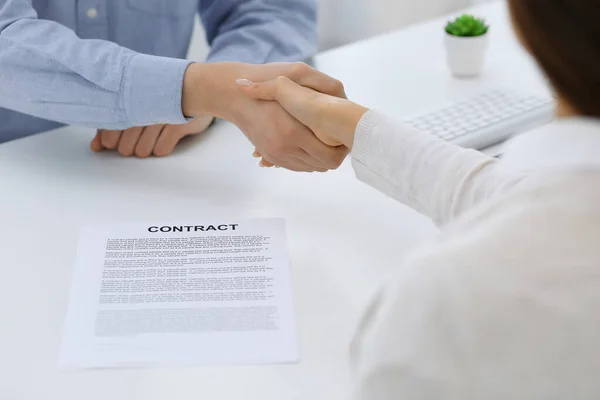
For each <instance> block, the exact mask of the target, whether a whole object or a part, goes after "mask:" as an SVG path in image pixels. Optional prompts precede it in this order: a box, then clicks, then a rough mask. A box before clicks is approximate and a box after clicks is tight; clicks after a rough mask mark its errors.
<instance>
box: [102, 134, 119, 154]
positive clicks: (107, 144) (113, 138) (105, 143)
mask: <svg viewBox="0 0 600 400" xmlns="http://www.w3.org/2000/svg"><path fill="white" fill-rule="evenodd" d="M121 132H122V131H113V130H104V131H102V137H101V138H100V143H101V144H102V147H104V148H105V149H109V150H114V149H116V148H117V146H118V145H119V139H121Z"/></svg>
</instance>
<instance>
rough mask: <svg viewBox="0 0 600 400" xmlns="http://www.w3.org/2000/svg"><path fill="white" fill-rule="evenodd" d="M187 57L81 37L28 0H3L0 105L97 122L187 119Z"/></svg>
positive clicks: (116, 125) (120, 124)
mask: <svg viewBox="0 0 600 400" xmlns="http://www.w3.org/2000/svg"><path fill="white" fill-rule="evenodd" d="M189 64H190V62H189V61H186V60H176V59H171V58H164V57H155V56H149V55H144V54H139V53H136V52H134V51H131V50H128V49H126V48H124V47H120V46H118V45H116V44H114V43H111V42H108V41H103V40H83V39H80V38H79V37H77V35H76V34H75V32H73V31H72V30H70V29H68V28H67V27H65V26H63V25H61V24H59V23H56V22H53V21H48V20H40V19H38V18H37V14H36V12H35V10H34V9H33V7H32V5H31V1H30V0H0V107H4V108H7V109H10V110H13V111H18V112H21V113H25V114H29V115H33V116H36V117H40V118H45V119H49V120H53V121H58V122H62V123H66V124H74V125H82V126H88V127H93V128H107V129H122V128H127V127H131V126H142V125H152V124H155V123H157V122H164V123H184V122H186V119H185V118H184V116H183V114H182V109H181V96H182V86H183V77H184V74H185V71H186V69H187V67H188V66H189Z"/></svg>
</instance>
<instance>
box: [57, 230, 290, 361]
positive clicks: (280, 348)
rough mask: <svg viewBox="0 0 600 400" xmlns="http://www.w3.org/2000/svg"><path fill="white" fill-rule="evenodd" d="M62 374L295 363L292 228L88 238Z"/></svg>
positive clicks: (85, 234)
mask: <svg viewBox="0 0 600 400" xmlns="http://www.w3.org/2000/svg"><path fill="white" fill-rule="evenodd" d="M77 254H78V255H77V262H76V266H75V272H74V277H73V283H72V288H71V297H70V302H69V308H68V312H67V317H66V322H65V327H64V333H63V342H62V347H61V351H60V355H59V366H60V367H62V368H75V369H79V368H128V367H156V366H180V365H205V364H212V365H217V364H221V365H222V364H228V365H233V364H262V363H292V362H297V361H298V343H297V336H296V326H295V320H294V313H293V303H292V289H291V277H290V265H289V256H288V252H287V248H286V236H285V222H284V221H283V220H280V219H261V220H247V221H234V222H232V221H188V222H174V223H131V224H117V225H100V226H90V227H86V228H84V229H83V230H82V232H81V236H80V239H79V246H78V253H77Z"/></svg>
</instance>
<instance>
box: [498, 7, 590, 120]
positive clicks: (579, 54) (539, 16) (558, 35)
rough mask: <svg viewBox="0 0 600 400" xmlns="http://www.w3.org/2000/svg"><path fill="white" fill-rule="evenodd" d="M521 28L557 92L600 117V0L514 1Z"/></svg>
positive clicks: (581, 109) (514, 14)
mask: <svg viewBox="0 0 600 400" xmlns="http://www.w3.org/2000/svg"><path fill="white" fill-rule="evenodd" d="M509 4H510V11H511V15H512V18H513V22H514V23H515V25H516V26H515V27H516V29H517V30H518V32H519V35H520V36H521V39H522V41H523V43H524V44H525V46H526V47H527V48H528V50H529V51H530V52H531V53H532V54H533V56H534V57H535V58H536V59H537V61H538V63H539V64H540V66H541V67H542V69H543V70H544V71H545V73H546V74H547V76H548V78H549V79H550V81H551V82H552V84H553V85H554V87H555V89H556V90H557V92H558V93H559V94H560V95H561V96H562V97H563V98H564V99H565V100H566V101H568V102H569V105H570V106H571V107H573V108H575V109H576V110H577V111H578V112H580V113H582V114H584V115H587V116H594V117H600V0H510V1H509Z"/></svg>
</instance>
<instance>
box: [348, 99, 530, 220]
mask: <svg viewBox="0 0 600 400" xmlns="http://www.w3.org/2000/svg"><path fill="white" fill-rule="evenodd" d="M498 163H499V160H497V159H496V158H492V157H488V156H486V155H484V154H482V153H480V152H478V151H475V150H471V149H463V148H461V147H458V146H456V145H453V144H451V143H448V142H446V141H444V140H441V139H438V138H436V137H434V136H431V135H429V134H426V133H423V132H419V131H416V130H414V129H412V128H409V127H407V126H404V125H402V124H400V123H397V122H395V121H393V120H391V119H390V118H388V117H385V116H383V115H382V114H380V113H378V112H376V111H369V112H367V113H366V114H365V115H364V116H363V118H362V119H361V121H360V122H359V124H358V127H357V130H356V135H355V139H354V147H353V150H352V164H353V167H354V170H355V172H356V176H357V177H358V179H360V180H361V181H363V182H365V183H367V184H368V185H370V186H372V187H374V188H375V189H378V190H379V191H381V192H383V193H385V194H387V195H389V196H391V197H393V198H395V199H396V200H398V201H400V202H402V203H403V204H405V205H407V206H409V207H411V208H413V209H415V210H416V211H418V212H420V213H422V214H424V215H427V216H428V217H430V218H432V219H433V220H434V222H435V223H436V224H438V225H443V224H446V223H448V222H450V221H452V220H453V219H455V218H456V217H457V216H459V215H460V214H462V213H463V212H464V211H467V210H469V209H470V208H472V207H475V206H476V205H477V204H479V203H480V202H481V201H482V200H485V199H488V198H490V197H492V196H495V195H497V194H499V193H501V192H503V191H505V190H507V189H508V188H511V187H513V186H514V185H516V184H517V183H518V182H520V181H521V180H522V179H523V177H524V176H522V175H519V174H514V173H509V172H507V171H504V170H502V169H499V168H497V167H498Z"/></svg>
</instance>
